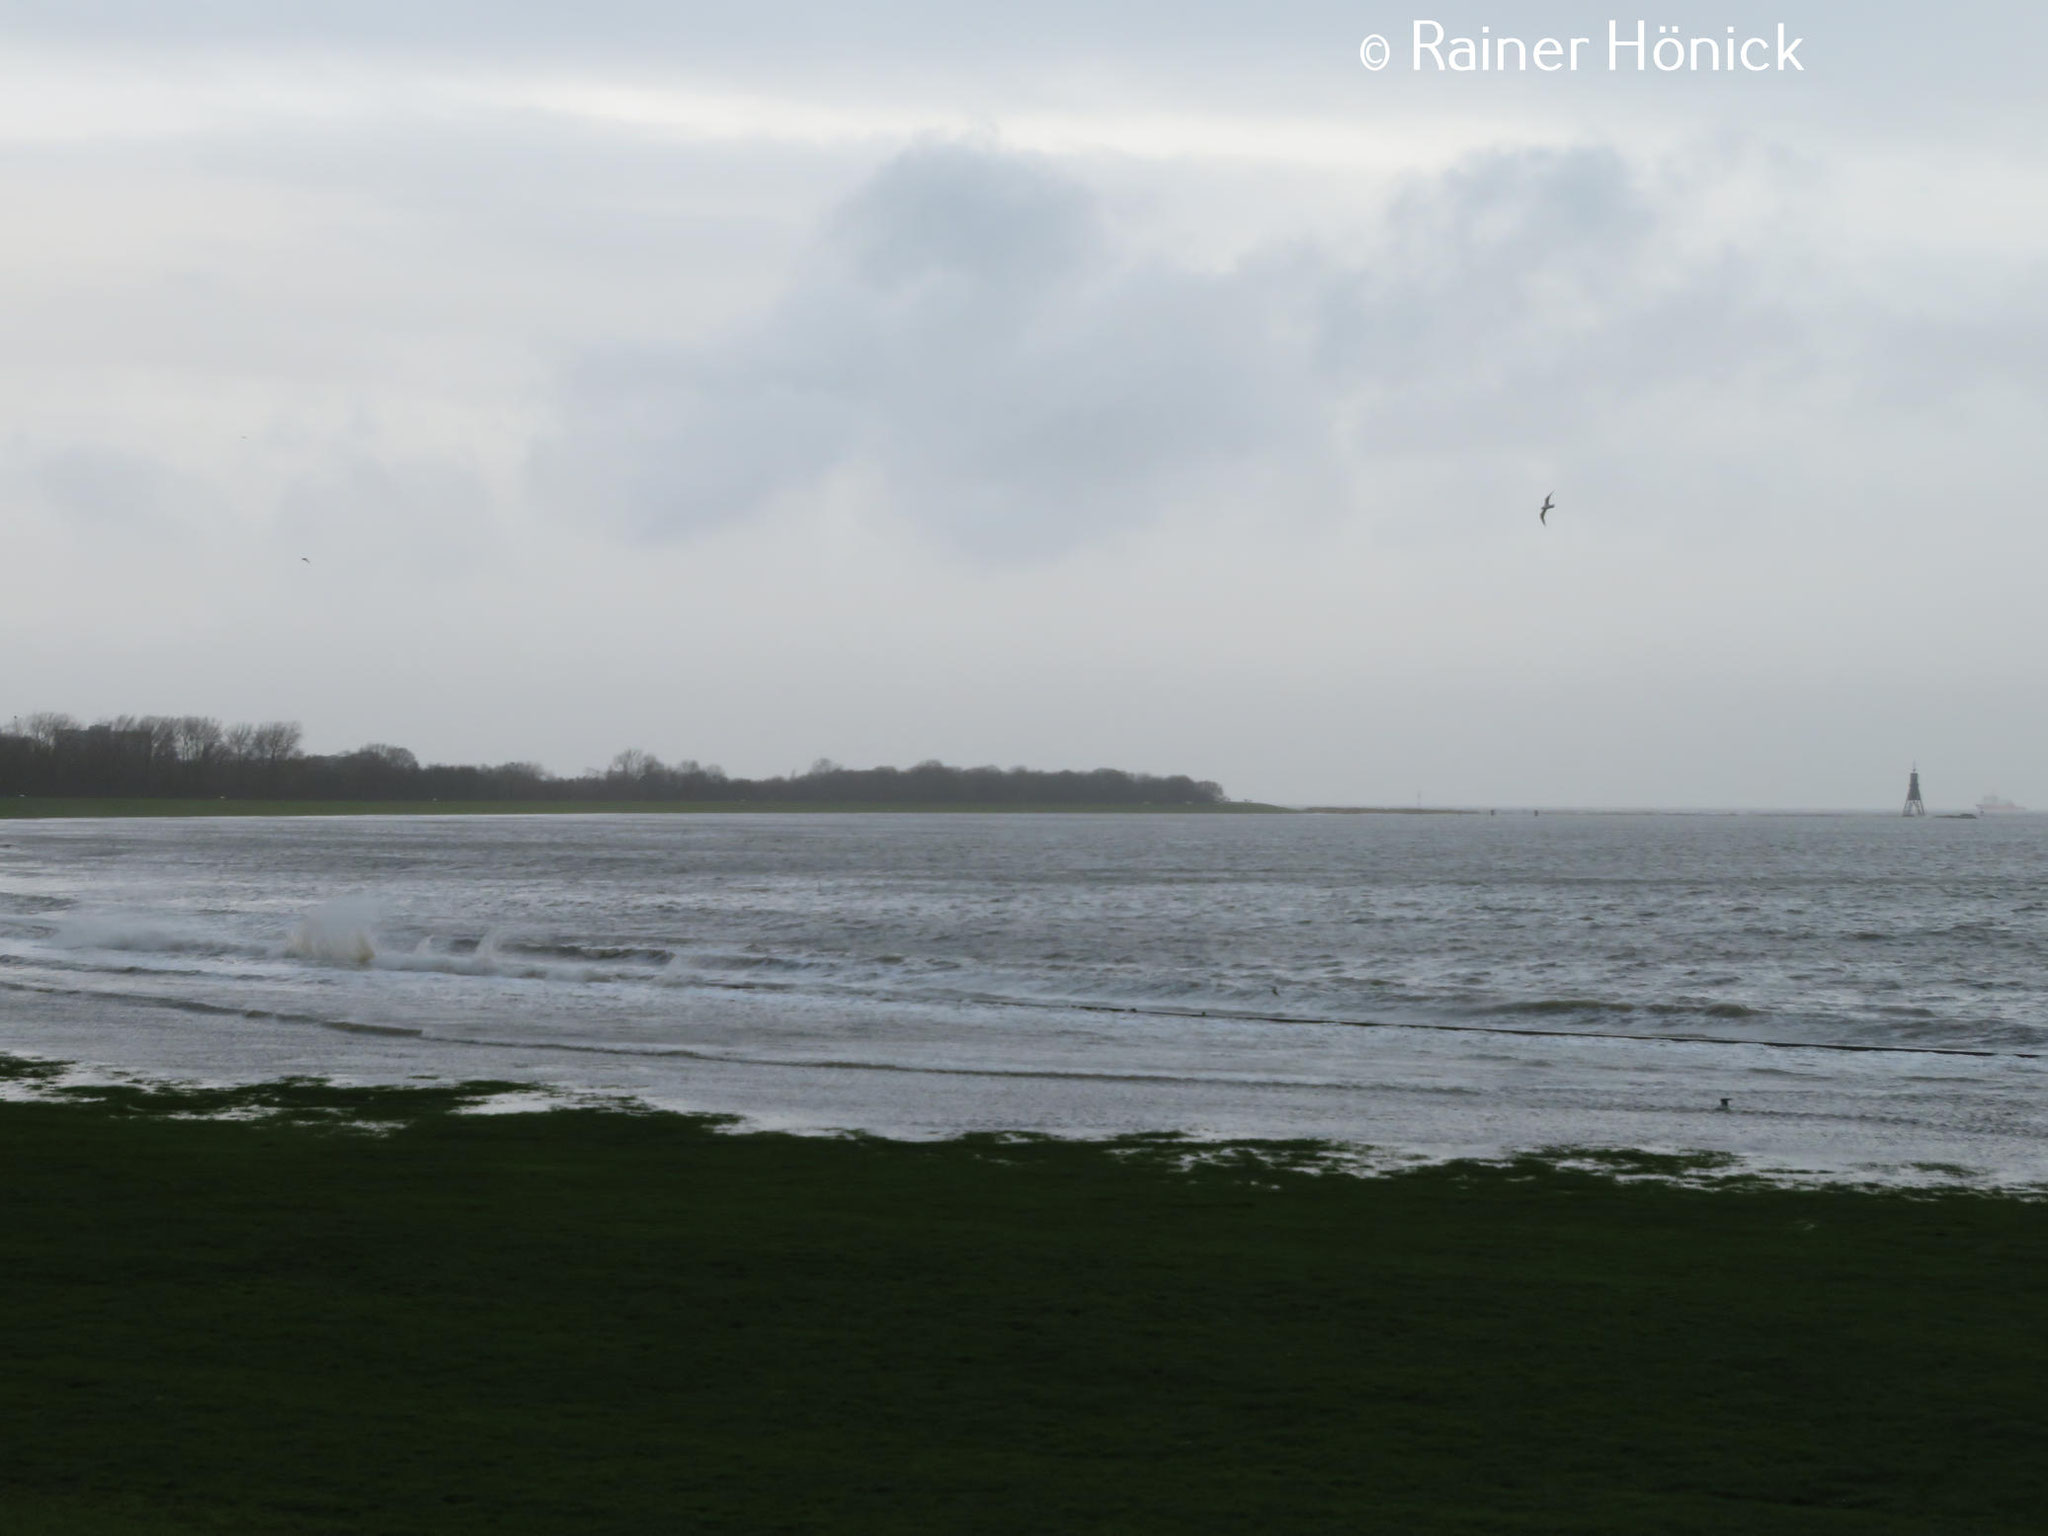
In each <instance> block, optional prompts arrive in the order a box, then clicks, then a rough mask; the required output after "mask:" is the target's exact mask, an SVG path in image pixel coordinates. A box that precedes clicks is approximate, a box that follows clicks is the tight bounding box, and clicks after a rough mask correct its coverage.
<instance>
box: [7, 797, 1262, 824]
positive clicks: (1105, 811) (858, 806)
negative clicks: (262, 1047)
mask: <svg viewBox="0 0 2048 1536" xmlns="http://www.w3.org/2000/svg"><path fill="white" fill-rule="evenodd" d="M731 811H785V812H792V813H794V812H805V811H841V812H844V811H887V812H893V813H896V814H902V813H904V812H909V811H924V812H934V813H939V812H953V813H956V814H957V813H963V812H972V813H975V814H979V815H986V814H989V813H993V812H1016V813H1019V814H1026V815H1031V814H1036V815H1053V814H1075V815H1155V816H1216V815H1245V814H1252V815H1257V814H1271V813H1284V812H1283V808H1282V807H1280V806H1277V805H1258V804H1254V803H1252V802H1251V801H1231V802H1229V803H1227V804H1224V805H1020V804H997V805H952V804H933V803H930V802H925V803H920V804H906V805H877V804H873V803H869V802H863V801H847V802H843V803H841V802H833V801H818V802H816V803H812V802H783V801H758V800H226V799H220V800H176V799H153V798H146V797H139V796H131V797H125V798H116V797H109V798H98V799H95V798H89V797H80V798H70V799H59V798H53V797H46V796H36V795H13V796H6V797H0V820H7V819H9V818H14V819H17V820H25V819H34V818H48V817H81V816H575V815H583V816H589V815H594V814H604V815H614V816H616V815H698V814H705V813H720V812H731Z"/></svg>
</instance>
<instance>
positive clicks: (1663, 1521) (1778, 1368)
mask: <svg viewBox="0 0 2048 1536" xmlns="http://www.w3.org/2000/svg"><path fill="white" fill-rule="evenodd" d="M15 1075H16V1076H17V1078H26V1079H27V1080H30V1081H36V1082H40V1083H42V1084H43V1086H44V1089H45V1091H46V1092H47V1091H50V1090H51V1089H60V1088H61V1085H60V1084H57V1083H56V1081H55V1080H54V1079H53V1078H52V1077H51V1076H50V1074H49V1073H48V1072H47V1071H46V1070H43V1069H38V1068H35V1067H29V1066H17V1068H16V1069H15ZM497 1086H498V1085H487V1084H486V1085H475V1086H473V1087H470V1088H461V1089H445V1088H435V1089H418V1090H398V1089H345V1088H336V1087H333V1086H331V1085H325V1084H318V1083H304V1082H302V1083H287V1084H274V1085H268V1086H267V1087H265V1088H263V1089H257V1090H191V1091H190V1092H184V1091H180V1090H176V1089H166V1088H138V1089H135V1090H134V1091H132V1092H130V1091H128V1090H125V1089H112V1090H110V1089H92V1090H83V1091H79V1092H74V1093H70V1094H68V1095H65V1096H64V1097H65V1099H66V1101H65V1102H40V1103H27V1104H20V1103H17V1104H7V1105H0V1168H4V1169H5V1185H4V1188H5V1206H4V1212H0V1348H4V1359H5V1366H4V1369H0V1527H4V1528H5V1529H6V1530H8V1531H10V1532H22V1533H31V1532H39V1531H50V1532H60V1531H61V1532H104V1533H134V1532H156V1531H164V1532H215V1531H235V1532H246V1531H262V1532H323V1533H325V1532H456V1533H461V1532H494V1533H495V1532H505V1531H549V1532H571V1531H573V1532H614V1531H616V1532H627V1531H631V1532H645V1531H650V1530H681V1531H747V1532H752V1531H821V1532H824V1531H830V1532H840V1531H875V1532H914V1531H973V1532H977V1533H979V1532H1020V1533H1021V1532H1033V1533H1037V1532H1048V1531H1062V1532H1064V1531H1100V1532H1130V1531H1173V1532H1189V1531H1196V1532H1209V1531H1243V1532H1262V1533H1263V1532H1275V1531H1284V1532H1298V1531H1386V1532H1425V1531H1452V1532H1473V1533H1478V1532H1564V1531H1572V1532H1607V1531H1611V1532H1628V1533H1631V1536H1634V1533H1641V1532H1646V1531H1657V1532H1714V1533H1723V1532H1729V1531H1743V1532H1780V1531H1782V1532H1795V1531H1796V1532H1908V1531H1912V1532H1920V1531H1972V1532H2004V1531H2012V1532H2019V1531H2035V1530H2038V1529H2040V1527H2041V1524H2042V1515H2043V1511H2044V1510H2048V1456H2044V1452H2048V1321H2044V1319H2048V1294H2044V1293H2048V1205H2044V1204H2042V1203H2039V1202H2033V1201H2022V1200H2013V1199H2001V1198H1996V1197H1991V1196H1985V1195H1981V1194H1970V1193H1959V1192H1940V1193H1933V1192H1926V1191H1921V1192H1914V1193H1896V1194H1886V1193H1873V1192H1859V1191H1848V1190H1796V1189H1772V1188H1763V1187H1756V1186H1750V1185H1744V1184H1741V1183H1739V1182H1735V1183H1730V1184H1728V1185H1727V1186H1726V1187H1716V1188H1697V1187H1690V1186H1688V1185H1687V1184H1686V1183H1685V1182H1683V1181H1684V1180H1686V1179H1698V1178H1703V1177H1706V1178H1710V1177H1712V1176H1713V1175H1714V1173H1715V1172H1716V1170H1717V1168H1718V1167H1719V1166H1720V1165H1719V1164H1716V1163H1714V1162H1712V1161H1711V1160H1707V1161H1701V1160H1699V1159H1687V1158H1682V1157H1680V1158H1665V1157H1659V1156H1655V1155H1648V1156H1637V1155H1621V1154H1607V1155H1606V1156H1605V1161H1606V1169H1607V1171H1600V1170H1598V1169H1596V1168H1595V1167H1594V1166H1593V1165H1592V1157H1593V1155H1592V1154H1589V1153H1587V1152H1584V1151H1577V1150H1561V1151H1559V1152H1557V1153H1554V1154H1546V1155H1544V1156H1538V1157H1529V1158H1524V1159H1521V1160H1519V1161H1517V1162H1514V1163H1512V1164H1509V1165H1505V1166H1498V1167H1495V1166H1481V1165H1470V1164H1467V1165H1454V1166H1450V1167H1436V1168H1429V1169H1421V1170H1417V1171H1413V1172H1407V1173H1401V1174H1396V1175H1389V1176H1383V1177H1376V1178H1352V1177H1344V1176H1337V1175H1332V1174H1328V1173H1319V1172H1314V1171H1309V1170H1311V1169H1313V1168H1315V1167H1317V1166H1318V1154H1319V1152H1320V1151H1321V1150H1322V1149H1319V1148H1317V1147H1315V1146H1313V1145H1311V1144H1285V1145H1278V1146H1274V1147H1272V1148H1268V1149H1257V1148H1238V1149H1223V1154H1222V1155H1220V1156H1210V1155H1204V1156H1198V1157H1191V1156H1190V1151H1191V1150H1192V1149H1191V1148H1190V1145H1189V1144H1188V1143H1185V1142H1181V1141H1178V1140H1176V1139H1175V1138H1171V1137H1145V1138H1131V1139H1128V1140H1126V1141H1124V1142H1121V1143H1116V1144H1112V1145H1107V1146H1105V1145H1090V1144H1078V1143H1069V1142H1055V1141H1047V1140H1041V1139H1036V1138H1030V1137H1014V1136H1012V1137H980V1138H970V1139H967V1140H963V1141H956V1142H950V1143H945V1144H936V1145H933V1144H926V1145H917V1144H902V1143H890V1142H883V1141H877V1140H871V1139H858V1138H848V1139H830V1138H797V1137H788V1136H777V1135H732V1134H727V1133H725V1132H724V1131H722V1130H721V1128H720V1127H719V1126H717V1125H716V1124H714V1123H711V1122H708V1121H703V1120H696V1119H691V1118H687V1117H680V1116H672V1115H657V1114H635V1113H626V1112H602V1111H595V1110H587V1109H566V1110H560V1111H556V1112H551V1113H542V1114H525V1115H499V1116H475V1115H461V1114H456V1113H453V1112H452V1111H454V1110H456V1109H460V1108H462V1107H465V1106H468V1105H473V1104H475V1103H477V1102H479V1101H480V1100H481V1099H483V1098H485V1097H488V1096H489V1094H490V1093H491V1092H493V1091H495V1088H496V1087H497ZM199 1112H205V1113H211V1114H220V1113H227V1114H237V1115H244V1114H246V1115H254V1116H256V1118H240V1119H226V1120H223V1119H191V1118H183V1117H184V1116H186V1115H189V1114H194V1113H199ZM357 1122H368V1123H371V1124H374V1125H376V1126H377V1127H379V1128H380V1133H379V1134H376V1135H363V1134H354V1133H350V1132H349V1131H348V1130H347V1129H346V1126H347V1125H348V1124H350V1123H357ZM1616 1175H1619V1176H1618V1177H1617V1176H1616ZM1674 1180H1676V1181H1677V1182H1674Z"/></svg>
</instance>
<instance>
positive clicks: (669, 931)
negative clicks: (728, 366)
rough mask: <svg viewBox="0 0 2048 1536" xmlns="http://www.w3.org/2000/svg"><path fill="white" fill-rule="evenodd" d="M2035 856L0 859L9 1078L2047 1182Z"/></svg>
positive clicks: (705, 846) (1045, 823)
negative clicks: (498, 1082)
mask: <svg viewBox="0 0 2048 1536" xmlns="http://www.w3.org/2000/svg"><path fill="white" fill-rule="evenodd" d="M2044 854H2048V818H2024V817H2022V818H2008V819H2004V820H1996V819H1994V820H1987V821H1979V822H1967V821H1938V820H1931V821H1915V822H1908V821H1905V820H1903V819H1901V818H1895V817H1703V816H1702V817H1681V816H1640V817H1630V816H1545V817H1540V818H1535V817H1529V816H1499V817H1486V816H1477V817H1448V816H1430V817H1400V816H1351V817H1343V816H1298V817H1221V816H1207V817H1203V816H1087V817H1078V816H1077V817H1067V816H986V817H984V816H951V815H946V816H939V815H932V816H887V815H862V816H829V815H727V816H696V817H667V816H588V817H585V816H577V817H524V818H522V817H507V818H499V817H446V818H411V817H393V818H381V817H372V818H336V819H318V820H269V819H249V820H242V819H222V820H153V819H152V820H132V821H74V822H65V821H47V822H12V823H0V1050H12V1051H18V1052H26V1053H33V1054H39V1055H45V1056H55V1057H61V1058H64V1059H67V1060H74V1061H78V1062H82V1063H87V1064H91V1065H93V1066H96V1067H100V1068H106V1069H112V1070H119V1071H126V1072H140V1073H146V1074H152V1075H171V1076H180V1077H191V1078H200V1079H205V1080H210V1081H225V1080H249V1079H255V1078H263V1077H272V1076H277V1075H280V1074H284V1073H317V1074H324V1075H333V1076H338V1077H344V1078H348V1079H351V1080H361V1081H410V1080H420V1079H434V1078H475V1077H493V1078H508V1079H515V1080H528V1081H532V1082H535V1083H539V1084H546V1085H552V1086H555V1087H559V1088H563V1089H568V1090H576V1091H588V1092H594V1093H606V1094H620V1093H623V1094H631V1095H634V1096H637V1097H640V1098H643V1099H646V1100H648V1101H651V1102H654V1103H658V1104H662V1105H666V1106H672V1107H677V1108H687V1109H693V1110H709V1111H721V1112H729V1113H734V1114H738V1115H741V1116H743V1117H745V1118H746V1119H747V1120H748V1121H750V1122H752V1123H757V1124H764V1125H775V1126H786V1127H796V1128H807V1129H824V1128H860V1129H866V1130H872V1131H878V1132H882V1133H886V1134H893V1135H910V1136H929V1135H944V1134H951V1133H956V1132H958V1131H962V1130H968V1129H1019V1130H1035V1131H1047V1132H1053V1133H1059V1134H1087V1135H1099V1134H1108V1133H1114V1132H1120V1131H1128V1130H1157V1129H1177V1130H1184V1131H1187V1132H1190V1133H1193V1134H1196V1135H1201V1136H1304V1135H1306V1136H1318V1137H1329V1138H1333V1139H1336V1140H1340V1141H1344V1142H1347V1143H1351V1144H1354V1145H1357V1146H1360V1147H1368V1148H1372V1149H1376V1150H1375V1152H1374V1154H1373V1155H1375V1156H1377V1157H1380V1158H1384V1159H1399V1158H1403V1157H1411V1156H1420V1157H1442V1156H1457V1155H1474V1154H1476V1155H1496V1154H1498V1153H1500V1152H1502V1151H1506V1150H1511V1149H1515V1148H1522V1147H1536V1146H1550V1145H1562V1144H1574V1145H1578V1144H1591V1145H1609V1146H1629V1147H1644V1148H1657V1149H1704V1150H1713V1151H1722V1152H1727V1153H1729V1154H1732V1155H1734V1156H1736V1157H1737V1158H1739V1159H1741V1160H1742V1161H1743V1162H1745V1163H1746V1164H1748V1165H1750V1166H1754V1167H1756V1168H1758V1169H1762V1170H1784V1171H1792V1170H1798V1171H1805V1172H1813V1173H1819V1174H1824V1175H1830V1176H1843V1175H1846V1176H1850V1177H1859V1178H1864V1177H1867V1178H1882V1179H1918V1178H1940V1177H1951V1176H1955V1175H1954V1174H1953V1173H1952V1172H1951V1171H1950V1170H1954V1169H1967V1170H1970V1172H1971V1173H1972V1174H1973V1175H1974V1176H1977V1177H1981V1178H1986V1179H1991V1180H1996V1181H2002V1182H2013V1181H2034V1180H2042V1179H2048V1134H2044V1133H2048V1117H2044V1115H2043V1113H2042V1109H2041V1105H2042V1101H2043V1090H2044V1089H2048V859H2044ZM1724 1097H1725V1098H1727V1099H1728V1100H1729V1101H1730V1107H1729V1109H1728V1110H1727V1111H1722V1110H1720V1109H1719V1108H1718V1105H1719V1102H1720V1100H1721V1099H1722V1098H1724Z"/></svg>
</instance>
